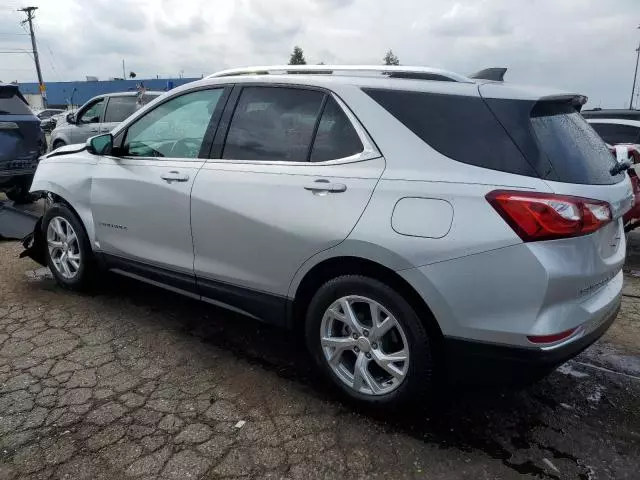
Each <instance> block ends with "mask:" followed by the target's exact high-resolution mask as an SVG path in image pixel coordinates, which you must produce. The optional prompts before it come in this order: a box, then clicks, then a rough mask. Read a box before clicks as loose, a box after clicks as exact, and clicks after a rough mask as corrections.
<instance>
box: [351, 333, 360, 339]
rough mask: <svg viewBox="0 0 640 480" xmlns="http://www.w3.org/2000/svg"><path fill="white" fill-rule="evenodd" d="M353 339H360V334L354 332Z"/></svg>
mask: <svg viewBox="0 0 640 480" xmlns="http://www.w3.org/2000/svg"><path fill="white" fill-rule="evenodd" d="M351 336H352V337H353V339H354V340H357V339H358V334H357V333H356V332H353V335H351Z"/></svg>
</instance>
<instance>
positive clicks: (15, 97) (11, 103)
mask: <svg viewBox="0 0 640 480" xmlns="http://www.w3.org/2000/svg"><path fill="white" fill-rule="evenodd" d="M31 114H32V112H31V109H29V105H27V104H26V103H25V102H24V101H23V100H22V98H20V96H19V94H18V90H17V89H16V88H15V87H5V86H0V115H31Z"/></svg>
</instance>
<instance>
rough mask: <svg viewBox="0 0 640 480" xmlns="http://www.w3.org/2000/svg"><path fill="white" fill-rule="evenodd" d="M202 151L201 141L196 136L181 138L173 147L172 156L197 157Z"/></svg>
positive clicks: (170, 154) (170, 153)
mask: <svg viewBox="0 0 640 480" xmlns="http://www.w3.org/2000/svg"><path fill="white" fill-rule="evenodd" d="M198 153H200V142H199V141H198V140H196V139H195V138H181V139H180V140H177V141H176V143H174V144H173V147H171V151H170V152H169V156H170V157H177V158H195V157H197V156H198Z"/></svg>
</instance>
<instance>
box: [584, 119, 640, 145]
mask: <svg viewBox="0 0 640 480" xmlns="http://www.w3.org/2000/svg"><path fill="white" fill-rule="evenodd" d="M590 125H591V126H592V127H593V129H594V130H595V131H596V132H598V135H600V136H601V137H602V139H603V140H604V141H605V142H607V143H608V144H609V145H616V144H618V143H640V127H634V126H632V125H617V124H615V123H591V124H590Z"/></svg>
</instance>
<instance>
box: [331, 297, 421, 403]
mask: <svg viewBox="0 0 640 480" xmlns="http://www.w3.org/2000/svg"><path fill="white" fill-rule="evenodd" d="M320 345H321V347H322V352H323V353H324V357H325V360H326V361H327V364H328V365H329V367H330V368H331V370H332V371H333V373H335V374H336V376H337V377H338V378H339V379H340V380H341V381H342V382H343V383H345V384H346V385H347V386H348V387H349V388H351V389H353V390H355V391H356V392H358V393H360V394H365V395H385V394H388V393H390V392H392V391H394V390H395V389H397V388H398V387H399V386H400V385H401V383H402V382H403V381H404V379H405V378H406V375H407V372H408V370H409V344H408V342H407V337H406V335H405V333H404V331H403V329H402V326H401V325H400V323H399V322H398V320H397V319H396V318H395V317H394V316H393V315H392V314H391V313H390V312H389V311H388V310H387V309H386V308H385V307H384V306H383V305H381V304H380V303H378V302H376V301H375V300H372V299H370V298H367V297H363V296H357V295H350V296H346V297H342V298H339V299H338V300H336V301H335V302H333V303H332V304H331V305H330V306H329V308H327V310H326V311H325V314H324V316H323V318H322V323H321V325H320Z"/></svg>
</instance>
